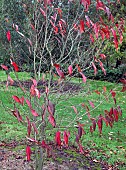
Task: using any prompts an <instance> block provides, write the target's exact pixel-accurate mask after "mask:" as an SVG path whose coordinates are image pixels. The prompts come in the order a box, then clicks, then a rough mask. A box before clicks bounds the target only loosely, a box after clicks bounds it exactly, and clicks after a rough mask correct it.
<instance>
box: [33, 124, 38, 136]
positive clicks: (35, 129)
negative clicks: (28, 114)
mask: <svg viewBox="0 0 126 170" xmlns="http://www.w3.org/2000/svg"><path fill="white" fill-rule="evenodd" d="M32 127H33V128H34V132H35V133H36V134H38V129H37V127H36V125H35V123H34V122H32Z"/></svg>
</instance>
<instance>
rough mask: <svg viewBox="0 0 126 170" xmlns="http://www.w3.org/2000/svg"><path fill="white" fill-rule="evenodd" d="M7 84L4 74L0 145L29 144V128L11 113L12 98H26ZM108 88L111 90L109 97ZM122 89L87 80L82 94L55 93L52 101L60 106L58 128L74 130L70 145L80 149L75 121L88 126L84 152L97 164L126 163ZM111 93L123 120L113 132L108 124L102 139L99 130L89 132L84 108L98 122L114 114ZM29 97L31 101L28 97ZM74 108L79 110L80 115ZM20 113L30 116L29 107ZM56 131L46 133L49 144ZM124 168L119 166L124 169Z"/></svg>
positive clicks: (125, 105) (0, 93)
mask: <svg viewBox="0 0 126 170" xmlns="http://www.w3.org/2000/svg"><path fill="white" fill-rule="evenodd" d="M11 77H12V78H13V79H15V80H16V76H15V75H14V73H11ZM18 77H19V79H20V80H27V79H30V75H29V74H28V73H18ZM5 80H6V74H5V72H3V71H0V117H1V119H0V141H1V142H3V141H5V142H10V141H12V140H16V141H21V140H25V136H26V128H25V127H24V125H22V124H20V123H18V121H17V120H16V118H15V117H14V116H12V113H11V109H13V104H14V102H13V100H12V95H17V96H20V97H21V96H23V95H24V94H23V91H22V90H21V89H20V88H15V87H9V88H8V90H7V89H6V87H5V85H4V84H2V83H1V82H2V81H5ZM71 82H72V83H75V84H79V82H81V80H80V79H77V78H72V79H71ZM104 86H105V87H106V89H107V92H105V95H104ZM121 88H122V85H121V84H115V83H110V82H104V81H95V80H87V83H86V84H82V89H81V90H80V91H79V92H73V93H70V94H68V93H65V94H59V93H53V94H51V95H50V100H51V101H52V103H55V104H56V112H55V117H56V122H57V124H58V125H59V126H62V127H66V129H69V130H70V143H71V144H73V143H74V144H75V145H76V143H75V133H77V130H76V129H77V128H76V125H77V124H76V122H75V121H73V120H74V119H75V117H76V116H78V121H79V122H80V123H82V124H84V130H85V132H86V134H85V135H83V136H82V139H81V142H82V144H83V146H84V149H85V150H88V151H89V154H90V156H91V157H92V158H93V159H95V160H96V161H101V160H102V161H105V162H108V163H109V164H111V165H114V164H117V165H118V164H119V163H121V164H123V163H126V133H125V129H126V92H124V93H122V92H120V90H121ZM111 89H113V90H114V91H115V92H116V102H117V104H116V105H119V106H120V107H121V109H122V117H120V118H119V121H118V122H115V123H114V125H113V128H110V127H109V126H108V127H107V126H106V125H105V123H104V124H103V132H102V135H99V132H98V128H96V131H95V132H94V133H93V134H91V133H90V130H89V129H90V126H89V125H90V122H89V121H88V118H87V114H85V113H86V110H85V108H84V107H82V104H84V105H86V106H88V108H89V110H90V115H91V117H94V118H95V117H97V116H98V115H99V114H103V115H104V110H110V108H111V107H113V106H114V105H115V104H114V100H113V98H112V96H111V94H110V90H111ZM98 92H100V94H98ZM26 96H27V97H28V94H27V93H26ZM106 98H107V100H106ZM89 101H91V102H93V103H94V105H95V108H92V107H91V105H90V104H89ZM42 102H43V99H41V101H40V103H42ZM71 106H75V107H76V109H77V112H78V114H77V115H76V113H75V112H74V109H73V108H72V107H71ZM20 110H21V114H22V115H27V114H29V111H28V107H27V106H25V107H21V108H20ZM64 129H65V128H62V130H64ZM56 130H57V129H55V128H54V130H52V127H51V125H48V127H47V132H46V133H47V138H48V140H54V136H53V133H55V131H56ZM62 130H61V131H62ZM51 133H52V134H51ZM50 134H51V135H50ZM121 164H119V166H120V167H121ZM119 166H118V167H119ZM122 169H123V165H122V167H121V170H122Z"/></svg>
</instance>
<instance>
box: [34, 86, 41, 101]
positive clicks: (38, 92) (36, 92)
mask: <svg viewBox="0 0 126 170" xmlns="http://www.w3.org/2000/svg"><path fill="white" fill-rule="evenodd" d="M35 94H36V96H37V97H38V99H40V91H39V90H38V89H37V88H35Z"/></svg>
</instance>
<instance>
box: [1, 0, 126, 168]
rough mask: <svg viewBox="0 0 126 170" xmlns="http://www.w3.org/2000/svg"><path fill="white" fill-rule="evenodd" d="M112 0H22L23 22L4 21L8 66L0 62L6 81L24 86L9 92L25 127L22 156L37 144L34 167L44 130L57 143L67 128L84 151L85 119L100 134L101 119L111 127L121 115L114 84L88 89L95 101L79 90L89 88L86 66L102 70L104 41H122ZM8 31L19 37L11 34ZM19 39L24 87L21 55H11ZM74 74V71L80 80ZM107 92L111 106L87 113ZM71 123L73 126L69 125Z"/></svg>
mask: <svg viewBox="0 0 126 170" xmlns="http://www.w3.org/2000/svg"><path fill="white" fill-rule="evenodd" d="M24 2H25V1H24ZM117 3H120V2H119V0H117V1H115V2H114V3H113V2H112V3H111V1H109V0H108V1H106V3H104V2H103V1H100V0H96V1H91V0H76V1H75V0H64V1H63V2H62V1H58V0H56V1H55V0H35V1H31V2H27V1H26V3H23V2H22V7H23V8H24V13H26V21H27V22H26V25H25V26H18V25H17V24H16V23H12V25H11V28H9V27H8V30H7V31H6V38H7V43H8V46H9V48H10V49H9V50H10V63H9V65H10V66H9V67H8V66H7V65H6V63H3V64H2V65H1V67H2V69H3V70H5V71H6V72H7V83H6V87H7V88H9V86H12V85H14V83H17V86H19V87H20V88H21V90H22V92H23V95H22V96H17V94H13V95H12V100H13V104H14V108H13V109H12V108H11V109H10V110H11V114H12V115H13V116H15V118H16V119H17V120H18V122H19V123H23V124H24V125H25V126H26V127H27V137H26V138H27V141H28V145H27V146H26V155H27V160H28V161H30V159H31V158H30V157H31V153H32V151H31V147H30V143H33V144H34V146H35V148H36V149H35V157H36V169H39V170H40V169H42V167H43V160H44V159H43V158H44V154H45V152H44V150H46V153H47V156H51V155H52V148H51V146H50V145H49V142H48V136H49V134H51V135H54V143H55V145H56V146H57V147H59V148H62V147H68V145H69V140H70V137H71V134H70V133H73V134H75V142H76V145H77V147H78V149H79V151H80V153H82V154H83V153H84V148H83V146H82V141H81V140H82V136H83V135H84V134H85V133H86V132H85V130H84V125H87V126H88V127H89V131H90V132H91V133H93V132H94V131H95V129H96V127H98V130H99V134H100V135H101V134H102V129H103V124H105V125H106V126H110V127H112V126H113V123H114V122H117V121H118V119H119V116H121V115H122V111H121V108H120V106H118V105H117V103H116V92H115V91H114V90H113V89H111V91H110V92H107V89H106V87H103V88H102V91H99V90H97V89H95V90H93V93H95V94H96V95H97V96H98V99H99V104H97V103H95V102H94V101H92V100H89V101H85V100H84V102H82V100H83V99H81V100H79V95H80V94H83V97H84V98H85V97H86V96H88V95H89V94H90V93H92V92H91V90H90V87H89V83H88V78H87V77H86V76H85V71H86V70H88V69H93V70H94V75H96V74H97V70H98V69H101V70H102V72H103V74H104V75H106V70H105V67H104V60H106V55H105V54H103V53H102V48H103V47H104V45H105V44H104V41H105V40H106V39H107V40H108V41H110V42H111V43H113V45H114V46H115V50H118V46H119V44H121V43H122V41H123V31H124V24H125V22H124V19H123V18H119V19H118V21H116V20H115V19H114V16H113V14H112V12H111V10H110V8H109V6H111V5H115V6H116V4H117ZM103 16H104V18H105V19H104V18H103ZM17 17H18V16H17ZM12 29H13V30H12ZM10 30H11V31H10ZM12 32H13V33H15V34H16V35H17V36H18V37H19V39H16V40H15V39H14V37H13V36H12V34H11V33H12ZM22 41H23V42H24V43H25V45H26V50H27V55H25V59H26V57H27V60H28V61H29V65H28V67H30V65H31V66H33V67H32V72H33V74H32V78H31V80H30V85H29V87H26V86H25V84H23V83H22V82H21V81H20V79H18V74H17V73H18V72H19V71H22V70H24V67H23V61H24V60H23V55H22V56H21V55H20V56H16V55H17V53H16V50H14V49H16V48H17V47H15V45H14V44H15V42H16V43H17V44H19V48H20V42H22ZM20 50H21V49H20ZM15 56H16V57H15ZM11 69H12V70H13V71H14V72H15V75H16V78H17V80H16V82H15V81H14V80H13V79H12V78H11V76H10V74H9V71H8V70H11ZM25 69H26V68H25ZM74 77H79V83H80V84H79V85H77V83H76V80H74ZM77 79H78V78H77ZM121 81H122V83H123V85H124V86H123V89H122V91H125V90H126V87H125V85H126V83H125V80H121ZM40 82H42V84H41V83H40ZM73 82H74V83H73ZM41 86H42V87H41ZM66 87H68V88H66ZM73 96H74V97H76V98H77V99H78V101H77V102H76V103H75V102H74V100H73V101H72V100H71V99H70V98H72V97H73ZM110 98H111V99H112V100H113V106H112V107H111V108H110V110H104V111H103V114H102V113H101V114H100V115H97V116H96V117H94V116H93V114H92V113H93V112H94V111H95V110H96V109H97V108H98V107H100V105H101V104H103V103H104V101H106V102H109V100H110ZM24 108H25V109H26V111H25V113H24V111H23V110H24ZM71 128H72V129H74V130H72V131H71Z"/></svg>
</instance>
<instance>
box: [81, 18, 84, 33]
mask: <svg viewBox="0 0 126 170" xmlns="http://www.w3.org/2000/svg"><path fill="white" fill-rule="evenodd" d="M84 31H85V29H84V20H80V33H81V34H82V33H83V32H84Z"/></svg>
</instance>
